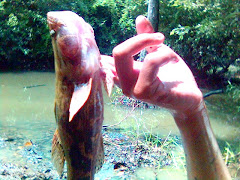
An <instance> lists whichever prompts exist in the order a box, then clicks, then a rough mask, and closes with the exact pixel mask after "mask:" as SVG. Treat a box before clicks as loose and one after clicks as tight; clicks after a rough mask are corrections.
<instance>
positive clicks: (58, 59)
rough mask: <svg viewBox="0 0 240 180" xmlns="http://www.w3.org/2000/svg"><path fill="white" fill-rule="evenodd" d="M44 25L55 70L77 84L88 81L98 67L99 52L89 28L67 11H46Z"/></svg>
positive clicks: (76, 16)
mask: <svg viewBox="0 0 240 180" xmlns="http://www.w3.org/2000/svg"><path fill="white" fill-rule="evenodd" d="M47 22H48V26H49V29H50V34H51V36H52V43H53V48H54V56H55V69H56V71H58V70H59V71H69V72H68V75H69V76H71V77H72V78H76V77H77V78H78V79H79V78H80V81H81V79H82V80H83V79H86V78H87V79H88V78H90V77H91V76H92V75H93V74H94V73H95V72H96V71H97V70H98V69H99V68H100V64H99V60H100V52H99V49H98V47H97V44H96V41H95V36H94V31H93V28H92V27H91V25H89V24H88V23H86V22H85V21H84V19H83V18H82V17H80V16H78V15H77V14H76V13H74V12H71V11H52V12H48V14H47ZM86 81H87V80H86Z"/></svg>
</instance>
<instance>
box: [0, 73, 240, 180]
mask: <svg viewBox="0 0 240 180" xmlns="http://www.w3.org/2000/svg"><path fill="white" fill-rule="evenodd" d="M54 78H55V75H54V73H41V72H28V73H1V74H0V163H1V161H2V162H6V161H7V162H12V163H16V162H17V163H18V164H23V165H24V164H29V163H32V162H35V161H36V162H37V161H38V159H37V158H36V159H31V158H29V159H26V158H23V156H25V154H24V152H23V151H22V149H26V145H25V143H27V142H31V143H32V144H33V145H35V146H36V152H35V154H37V155H39V154H40V155H39V156H41V157H46V158H45V159H46V163H49V160H50V152H49V151H50V149H51V139H52V135H53V133H54V130H55V128H56V125H55V120H54V114H53V105H54V96H55V95H54V93H55V90H54V86H55V79H54ZM210 100H211V99H210ZM206 103H207V106H208V110H209V115H210V119H211V123H212V127H213V130H214V132H215V134H216V137H217V139H218V141H219V142H220V146H221V142H222V143H223V146H224V143H225V141H227V142H229V143H230V145H231V146H233V147H235V149H236V148H238V147H239V146H240V143H239V142H240V124H239V123H238V122H239V119H238V118H239V116H238V114H237V113H233V114H228V113H226V112H224V110H223V109H221V108H219V107H215V106H214V105H212V104H214V103H213V100H212V101H209V102H206ZM104 107H105V120H104V125H116V124H117V125H116V126H114V127H116V128H124V129H125V130H126V131H130V132H131V131H132V132H134V133H136V134H137V135H139V136H143V135H145V134H146V133H149V134H158V135H159V137H167V136H169V135H177V136H179V131H178V129H177V127H176V125H175V123H174V120H173V118H172V116H171V115H170V113H168V112H167V111H166V110H159V109H146V110H141V109H135V110H133V109H132V108H131V107H125V106H119V105H118V106H115V105H113V104H111V102H110V100H109V99H108V98H107V96H106V95H105V106H104ZM9 142H14V143H15V146H14V147H16V146H17V152H15V151H16V149H14V148H13V145H11V143H9ZM24 145H25V146H24ZM39 149H41V151H40V150H39ZM38 150H39V151H38ZM20 152H21V153H20ZM28 153H29V152H28ZM0 166H1V165H0ZM49 166H51V165H49ZM139 172H143V171H142V170H139ZM146 172H148V171H146ZM150 173H151V171H150ZM175 173H177V172H176V171H175ZM164 174H169V171H163V173H159V177H162V176H164ZM177 174H178V173H177ZM182 174H183V175H182ZM166 176H167V177H169V176H168V175H166ZM180 176H181V177H182V179H185V178H186V174H185V172H182V171H181V172H179V174H178V177H179V178H180ZM160 179H162V178H160Z"/></svg>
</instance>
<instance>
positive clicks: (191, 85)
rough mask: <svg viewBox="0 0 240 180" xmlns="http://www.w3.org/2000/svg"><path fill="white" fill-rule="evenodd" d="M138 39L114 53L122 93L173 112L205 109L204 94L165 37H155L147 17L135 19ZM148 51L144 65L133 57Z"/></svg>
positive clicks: (130, 40) (124, 44) (115, 50)
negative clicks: (165, 40) (166, 42)
mask: <svg viewBox="0 0 240 180" xmlns="http://www.w3.org/2000/svg"><path fill="white" fill-rule="evenodd" d="M136 29H137V33H138V35H136V36H135V37H132V38H130V39H128V40H126V41H125V42H123V43H121V44H119V45H118V46H116V47H115V48H114V49H113V58H114V59H115V66H116V71H117V74H118V77H119V83H120V86H121V88H122V90H123V93H124V94H125V95H127V96H129V97H135V98H137V99H140V100H143V101H145V102H149V103H152V104H155V105H158V106H161V107H165V108H168V109H170V110H172V112H173V113H175V114H178V115H179V114H182V113H184V115H185V114H191V113H193V112H194V111H199V110H200V109H202V108H203V106H202V104H203V103H202V102H203V98H202V93H201V91H200V90H199V88H198V86H197V84H196V81H195V79H194V77H193V74H192V72H191V71H190V69H189V68H188V66H187V65H186V64H185V62H184V61H183V59H182V58H181V57H180V56H179V55H178V54H176V53H175V52H174V51H173V50H172V49H171V48H169V47H168V46H166V45H165V44H163V42H164V35H163V34H161V33H154V30H153V28H152V26H151V23H150V22H149V21H148V20H147V19H146V18H145V17H144V16H139V17H138V18H137V19H136ZM144 48H146V49H147V51H148V54H147V56H146V57H145V59H144V62H136V61H134V59H133V56H134V55H136V54H137V53H139V52H140V51H141V50H142V49H144Z"/></svg>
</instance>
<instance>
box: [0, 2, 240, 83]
mask: <svg viewBox="0 0 240 180" xmlns="http://www.w3.org/2000/svg"><path fill="white" fill-rule="evenodd" d="M147 3H148V2H147V0H81V1H69V0H53V1H50V0H35V1H33V0H26V1H21V0H3V1H1V3H0V39H1V40H0V70H42V71H46V70H53V69H54V67H53V66H54V63H53V52H52V47H51V40H50V36H49V32H48V27H47V24H46V14H47V12H48V11H53V10H71V11H74V12H76V13H78V14H79V15H80V16H82V17H83V18H84V19H85V20H86V21H87V22H89V23H90V24H91V25H92V26H93V28H94V30H95V34H96V41H97V43H98V46H99V49H100V51H101V53H102V54H108V55H111V51H112V49H113V47H114V46H116V45H117V44H119V43H120V42H122V41H124V40H126V39H127V38H129V37H131V36H133V35H135V25H134V21H135V18H136V17H137V16H138V15H140V14H143V15H146V13H147ZM239 9H240V3H238V2H237V1H233V0H215V1H210V0H160V8H159V13H160V15H159V19H160V23H159V31H161V32H163V33H164V34H165V36H166V41H165V43H166V44H167V45H169V46H171V47H172V48H173V49H174V50H175V51H177V52H178V53H179V54H180V55H181V56H182V57H183V58H184V59H185V60H186V62H187V64H188V65H189V66H190V68H191V69H192V71H193V72H194V75H195V76H196V78H197V80H198V81H199V82H200V83H201V82H202V80H204V82H215V84H218V86H221V85H223V84H224V83H225V82H227V80H231V79H230V78H229V76H228V77H227V76H226V74H228V71H229V67H230V66H231V65H237V63H239V54H240V53H239V51H240V43H239V40H240V29H239V18H240V12H239ZM237 73H240V72H239V71H238V72H237ZM226 77H227V79H226ZM202 84H204V83H202Z"/></svg>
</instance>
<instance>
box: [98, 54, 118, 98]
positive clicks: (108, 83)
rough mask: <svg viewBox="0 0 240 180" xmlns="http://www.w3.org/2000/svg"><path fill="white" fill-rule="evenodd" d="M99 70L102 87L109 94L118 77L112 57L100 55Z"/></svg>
mask: <svg viewBox="0 0 240 180" xmlns="http://www.w3.org/2000/svg"><path fill="white" fill-rule="evenodd" d="M100 64H101V72H102V80H103V85H104V88H105V90H106V92H107V94H108V96H111V93H112V89H113V87H114V83H115V79H118V77H117V72H116V68H115V64H114V59H113V57H110V56H106V55H101V60H100Z"/></svg>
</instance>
